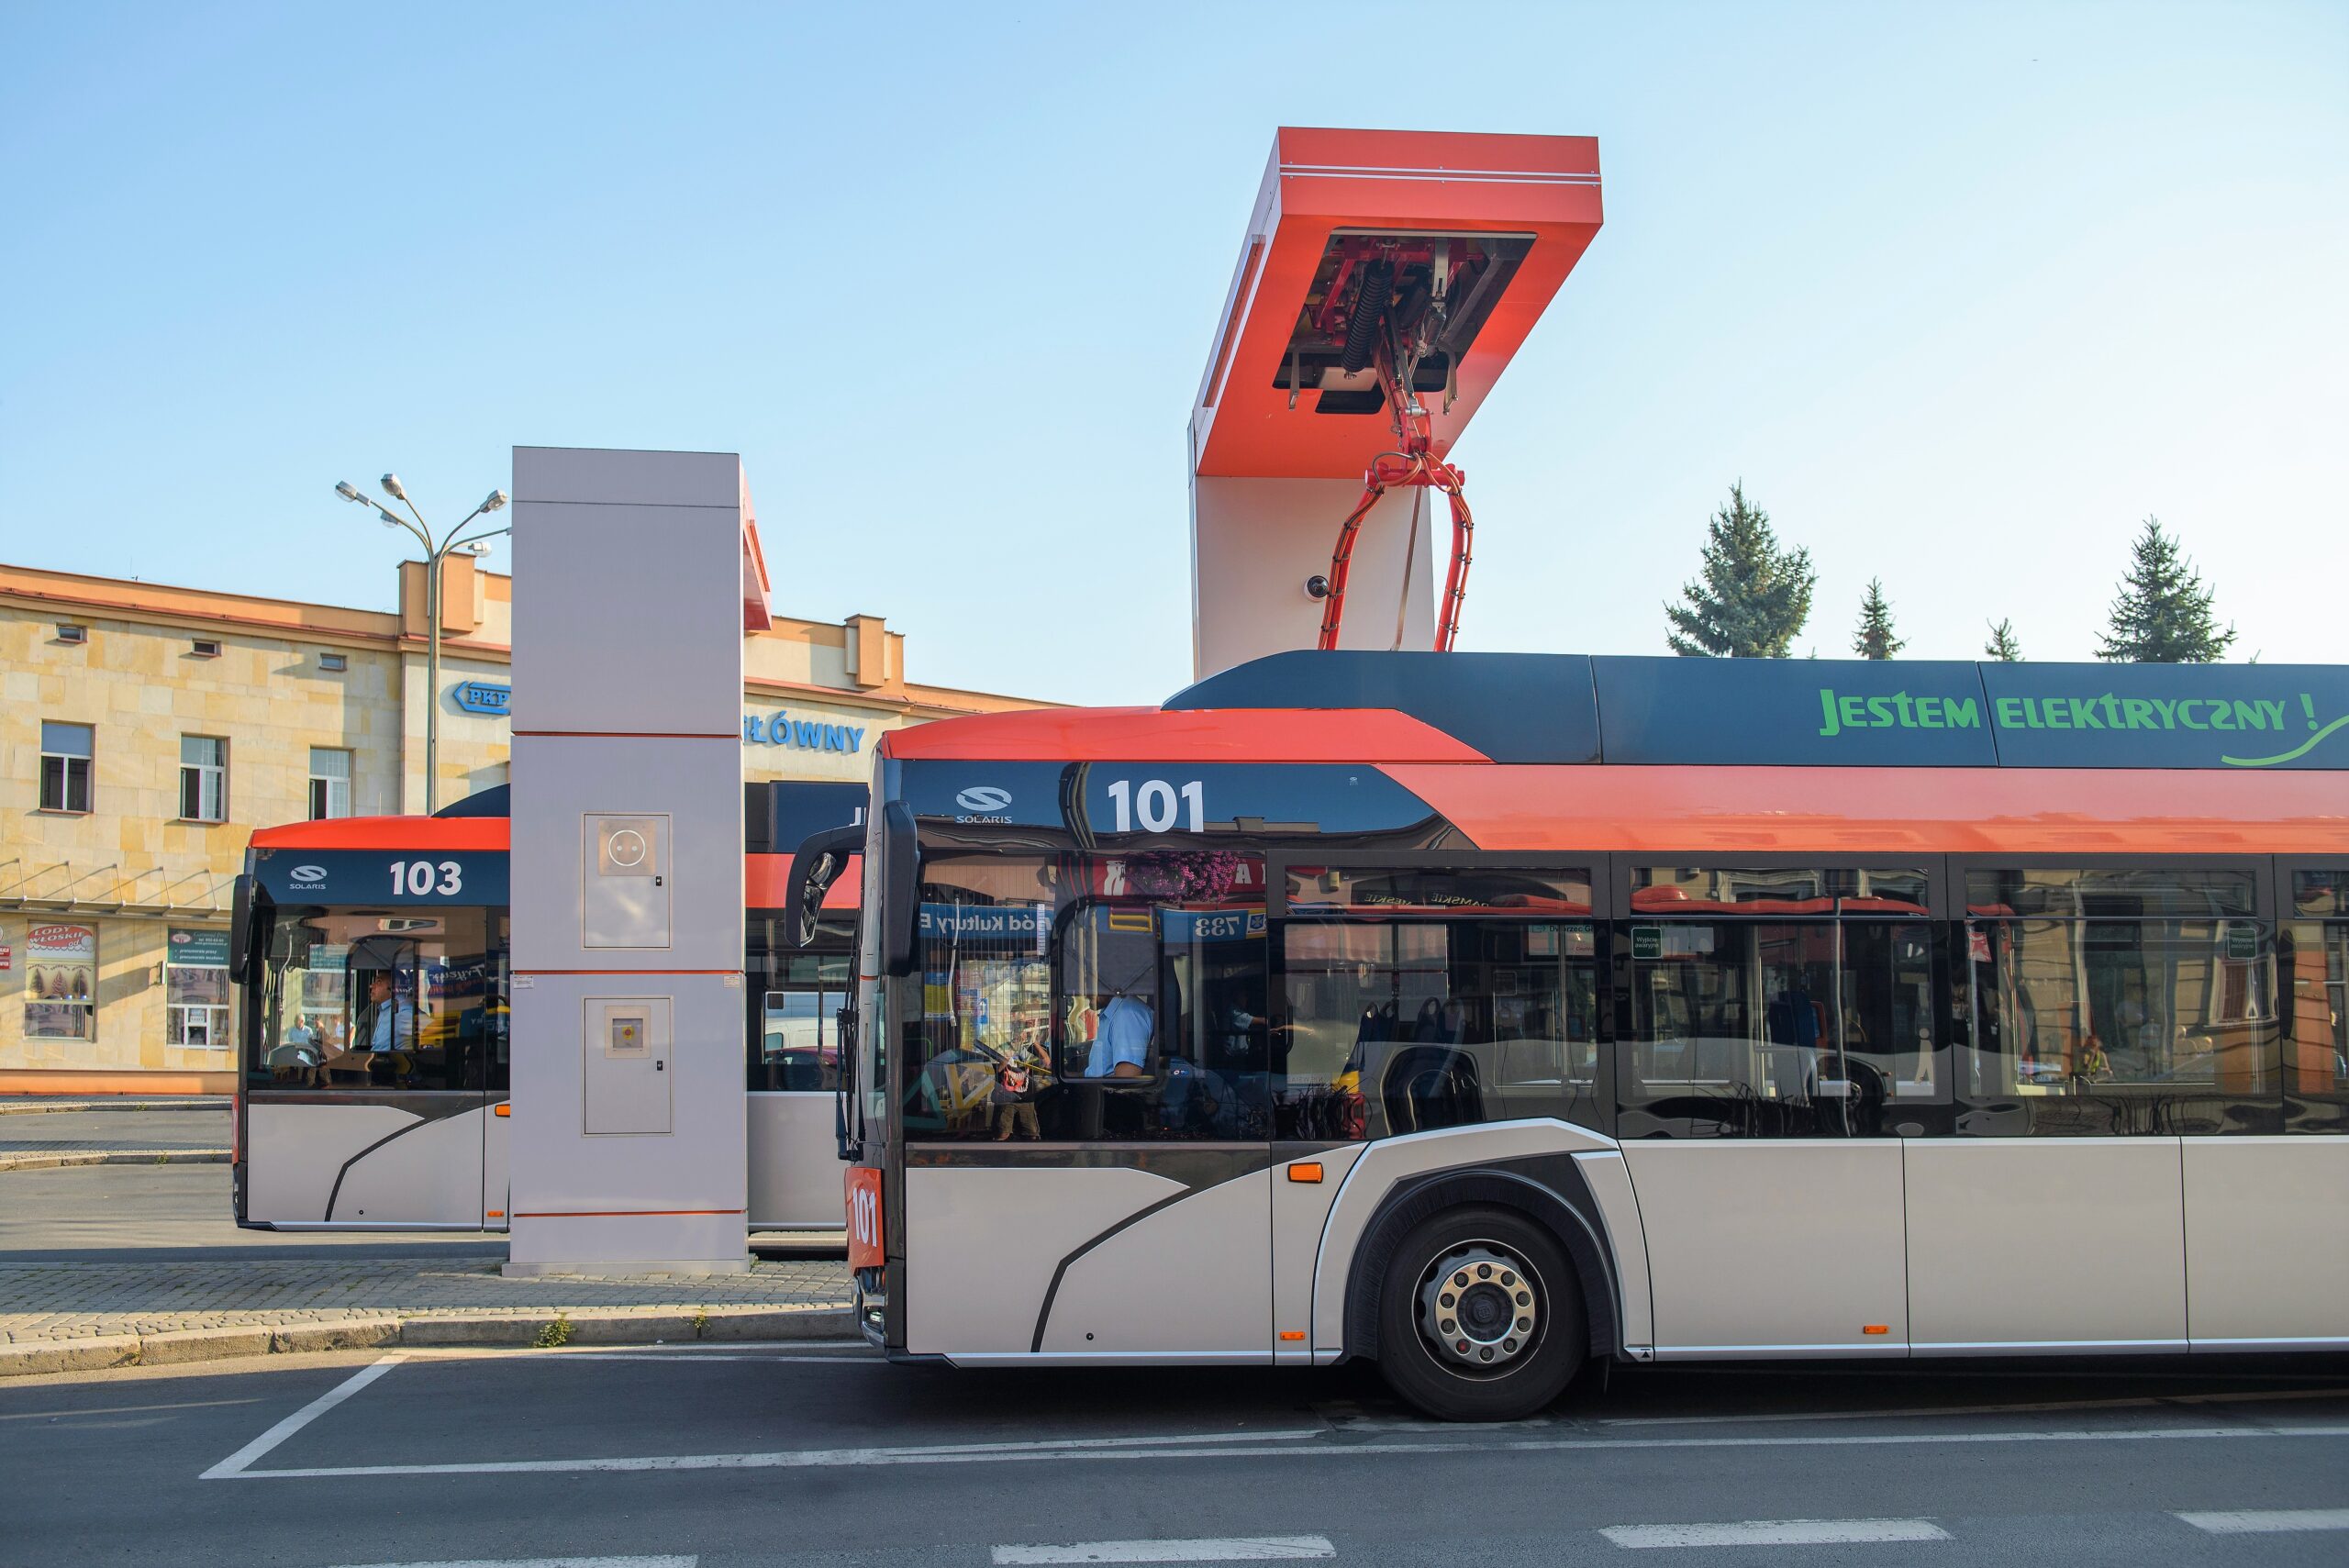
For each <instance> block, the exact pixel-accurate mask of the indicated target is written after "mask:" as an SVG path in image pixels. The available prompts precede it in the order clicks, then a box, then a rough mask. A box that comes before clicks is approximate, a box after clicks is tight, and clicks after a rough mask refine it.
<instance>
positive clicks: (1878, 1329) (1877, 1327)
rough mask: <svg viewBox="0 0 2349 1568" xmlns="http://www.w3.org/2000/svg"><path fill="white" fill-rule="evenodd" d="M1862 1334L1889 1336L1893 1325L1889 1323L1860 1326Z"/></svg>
mask: <svg viewBox="0 0 2349 1568" xmlns="http://www.w3.org/2000/svg"><path fill="white" fill-rule="evenodd" d="M1860 1332H1861V1333H1863V1334H1889V1333H1891V1332H1892V1325H1891V1324H1889V1323H1863V1324H1861V1325H1860Z"/></svg>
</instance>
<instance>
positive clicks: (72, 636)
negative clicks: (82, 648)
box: [57, 620, 90, 643]
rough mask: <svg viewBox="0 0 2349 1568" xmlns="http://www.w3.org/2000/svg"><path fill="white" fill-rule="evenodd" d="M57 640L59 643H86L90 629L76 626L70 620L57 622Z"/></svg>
mask: <svg viewBox="0 0 2349 1568" xmlns="http://www.w3.org/2000/svg"><path fill="white" fill-rule="evenodd" d="M57 640H58V641H60V642H75V643H79V642H87V641H89V640H90V628H88V627H86V626H76V625H75V624H74V623H73V622H72V621H70V620H61V621H59V622H58V623H57Z"/></svg>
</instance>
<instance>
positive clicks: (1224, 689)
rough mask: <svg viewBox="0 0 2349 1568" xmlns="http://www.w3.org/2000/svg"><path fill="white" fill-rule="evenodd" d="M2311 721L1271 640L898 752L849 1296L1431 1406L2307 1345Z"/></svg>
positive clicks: (1977, 674)
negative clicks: (1803, 1362) (1239, 654)
mask: <svg viewBox="0 0 2349 1568" xmlns="http://www.w3.org/2000/svg"><path fill="white" fill-rule="evenodd" d="M2344 730H2349V670H2343V669H2341V668H2332V667H2325V668H2261V667H2256V666H2249V667H2246V666H2231V667H2219V666H2207V667H2175V666H2169V667H2164V666H2138V665H2131V666H2112V665H2094V666H2081V665H2053V664H2022V663H2014V664H1984V665H1975V664H1956V663H1952V664H1944V663H1923V662H1919V663H1888V662H1794V661H1742V660H1739V661H1731V660H1705V659H1687V660H1674V659H1616V658H1585V657H1569V656H1564V655H1513V654H1465V653H1453V654H1413V653H1367V652H1365V653H1354V652H1316V651H1308V652H1296V653H1286V654H1280V655H1275V656H1274V657H1271V658H1268V659H1264V660H1259V661H1256V662H1251V663H1247V664H1243V665H1241V666H1238V667H1236V668H1233V669H1231V670H1229V671H1226V672H1223V673H1219V674H1217V675H1214V676H1211V677H1209V678H1208V679H1207V680H1205V681H1203V682H1201V683H1199V684H1196V685H1194V686H1192V687H1191V688H1190V689H1188V690H1186V691H1185V692H1183V693H1182V694H1180V695H1177V696H1175V698H1173V699H1172V700H1170V701H1168V702H1167V703H1166V704H1164V705H1163V706H1162V707H1159V708H1115V709H1101V710H1092V711H1080V710H1056V711H1052V712H1044V713H1018V714H1005V715H994V716H985V717H969V718H958V719H952V720H949V721H945V722H941V723H938V724H933V725H925V726H923V727H921V728H918V729H911V730H904V731H899V732H897V733H895V734H892V735H889V736H887V737H886V738H885V740H884V741H883V744H882V750H881V752H880V754H879V758H878V760H877V762H876V775H875V782H874V793H873V800H874V809H873V810H872V812H871V814H870V818H869V821H868V822H867V824H866V840H865V844H864V853H863V866H862V868H861V869H862V875H863V892H862V905H863V911H864V923H863V932H862V938H861V947H860V952H859V977H858V989H857V1002H856V1007H855V1011H854V1013H853V1015H852V1018H851V1019H850V1025H851V1027H852V1030H853V1040H852V1050H851V1051H850V1052H849V1056H848V1072H847V1074H846V1077H845V1079H844V1081H843V1101H844V1126H845V1148H846V1150H847V1151H848V1153H849V1154H850V1156H851V1159H852V1170H851V1172H850V1173H849V1224H850V1236H849V1244H850V1261H851V1264H852V1268H853V1269H854V1270H855V1280H856V1287H857V1300H858V1313H859V1318H860V1322H861V1323H862V1325H863V1329H864V1331H865V1333H866V1335H867V1337H868V1338H870V1339H871V1340H873V1341H874V1343H875V1344H877V1345H879V1346H881V1347H884V1348H885V1350H886V1351H888V1352H889V1353H890V1354H891V1355H892V1356H893V1357H896V1358H898V1359H902V1360H937V1361H942V1362H952V1363H953V1364H957V1365H974V1366H1002V1365H1070V1364H1089V1363H1103V1362H1106V1363H1118V1362H1197V1363H1208V1362H1219V1363H1253V1364H1264V1365H1292V1364H1293V1365H1325V1364H1330V1363H1332V1362H1340V1361H1343V1360H1346V1359H1348V1358H1369V1359H1374V1360H1375V1362H1377V1364H1378V1366H1379V1368H1380V1369H1381V1371H1382V1373H1384V1375H1385V1376H1386V1379H1387V1381H1388V1382H1389V1383H1390V1384H1391V1385H1392V1386H1393V1387H1394V1388H1395V1389H1396V1391H1397V1393H1398V1394H1399V1395H1400V1396H1402V1397H1404V1398H1405V1399H1406V1400H1408V1401H1409V1402H1410V1403H1412V1404H1414V1405H1416V1406H1418V1407H1420V1408H1421V1409H1423V1410H1425V1411H1427V1412H1429V1413H1431V1414H1432V1415H1435V1416H1438V1417H1442V1418H1464V1419H1499V1418H1518V1417H1522V1416H1524V1415H1526V1414H1528V1413H1531V1412H1532V1411H1535V1410H1538V1409H1540V1408H1542V1407H1544V1406H1545V1405H1546V1404H1548V1403H1549V1402H1550V1401H1552V1400H1553V1398H1555V1397H1556V1396H1559V1395H1560V1393H1561V1392H1562V1391H1563V1390H1564V1388H1565V1386H1566V1385H1567V1384H1568V1382H1569V1381H1570V1380H1571V1379H1573V1378H1574V1377H1575V1374H1576V1373H1577V1371H1578V1369H1580V1368H1582V1367H1583V1366H1585V1365H1586V1364H1587V1363H1591V1362H1596V1361H1599V1360H1605V1359H1619V1360H1622V1361H1627V1362H1701V1361H1718V1360H1746V1359H1753V1358H1787V1357H1850V1358H1904V1357H1939V1356H1967V1355H1987V1354H1998V1355H2015V1354H2031V1353H2041V1352H2046V1353H2054V1354H2073V1353H2085V1352H2097V1351H2194V1352H2204V1351H2243V1350H2263V1351H2265V1350H2287V1349H2321V1348H2327V1347H2330V1348H2336V1349H2337V1348H2349V1024H2344V1020H2349V999H2344V995H2343V987H2344V984H2345V983H2349V733H2344V732H2343V731H2344ZM801 858H802V860H803V861H804V862H807V863H806V864H802V865H797V866H796V867H795V870H794V873H793V875H794V877H795V879H796V882H797V883H798V884H799V888H798V891H799V892H800V894H801V895H802V896H803V897H806V898H810V899H812V898H813V897H814V896H815V895H817V894H818V891H819V890H820V889H822V888H823V886H824V875H825V874H826V873H825V872H824V870H823V868H822V866H821V865H820V864H818V862H819V861H820V860H821V859H822V857H816V856H803V857H801Z"/></svg>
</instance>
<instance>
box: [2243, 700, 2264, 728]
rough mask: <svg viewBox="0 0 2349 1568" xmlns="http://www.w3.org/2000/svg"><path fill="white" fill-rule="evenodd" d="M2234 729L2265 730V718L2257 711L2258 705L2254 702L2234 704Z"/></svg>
mask: <svg viewBox="0 0 2349 1568" xmlns="http://www.w3.org/2000/svg"><path fill="white" fill-rule="evenodd" d="M2235 728H2237V729H2265V728H2267V716H2266V714H2264V713H2262V712H2260V711H2259V705H2258V704H2257V703H2255V702H2238V703H2237V704H2235Z"/></svg>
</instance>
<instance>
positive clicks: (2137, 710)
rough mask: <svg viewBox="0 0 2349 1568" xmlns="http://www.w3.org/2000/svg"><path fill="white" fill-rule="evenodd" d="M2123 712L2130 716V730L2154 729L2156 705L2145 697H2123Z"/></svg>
mask: <svg viewBox="0 0 2349 1568" xmlns="http://www.w3.org/2000/svg"><path fill="white" fill-rule="evenodd" d="M2121 712H2123V713H2125V714H2127V715H2128V716H2129V723H2128V728H2131V729H2151V728H2154V705H2153V704H2152V703H2149V702H2147V701H2146V700H2145V699H2144V698H2143V697H2122V698H2121Z"/></svg>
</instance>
